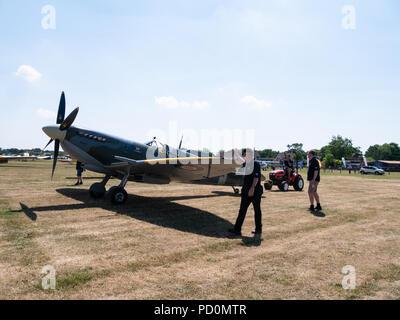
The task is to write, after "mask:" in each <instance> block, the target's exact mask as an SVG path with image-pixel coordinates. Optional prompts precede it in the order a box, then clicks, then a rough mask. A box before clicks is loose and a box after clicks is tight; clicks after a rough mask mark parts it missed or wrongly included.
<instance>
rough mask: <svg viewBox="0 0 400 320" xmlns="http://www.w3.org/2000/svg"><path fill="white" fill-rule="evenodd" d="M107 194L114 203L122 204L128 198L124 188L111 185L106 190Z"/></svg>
mask: <svg viewBox="0 0 400 320" xmlns="http://www.w3.org/2000/svg"><path fill="white" fill-rule="evenodd" d="M108 196H109V197H110V199H111V202H112V203H114V204H123V203H125V202H126V200H127V199H128V194H127V192H126V191H125V189H124V188H121V187H112V188H110V190H108Z"/></svg>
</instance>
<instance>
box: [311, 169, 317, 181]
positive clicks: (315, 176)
mask: <svg viewBox="0 0 400 320" xmlns="http://www.w3.org/2000/svg"><path fill="white" fill-rule="evenodd" d="M317 177H318V170H315V171H314V177H313V179H312V181H313V182H315V181H316V180H315V179H317Z"/></svg>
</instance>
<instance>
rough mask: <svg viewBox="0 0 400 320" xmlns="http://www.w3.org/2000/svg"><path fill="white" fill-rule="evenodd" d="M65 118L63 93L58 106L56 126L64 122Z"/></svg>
mask: <svg viewBox="0 0 400 320" xmlns="http://www.w3.org/2000/svg"><path fill="white" fill-rule="evenodd" d="M64 117H65V94H64V91H63V92H62V93H61V98H60V104H59V106H58V114H57V121H56V124H60V123H62V122H63V121H64Z"/></svg>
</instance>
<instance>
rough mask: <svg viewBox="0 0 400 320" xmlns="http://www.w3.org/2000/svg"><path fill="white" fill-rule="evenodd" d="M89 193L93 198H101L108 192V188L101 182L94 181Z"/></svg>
mask: <svg viewBox="0 0 400 320" xmlns="http://www.w3.org/2000/svg"><path fill="white" fill-rule="evenodd" d="M89 193H90V196H91V197H92V198H95V199H99V198H102V197H104V195H105V194H106V188H105V186H104V185H103V184H102V183H100V182H98V183H94V184H92V185H91V186H90V189H89Z"/></svg>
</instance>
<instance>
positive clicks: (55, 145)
mask: <svg viewBox="0 0 400 320" xmlns="http://www.w3.org/2000/svg"><path fill="white" fill-rule="evenodd" d="M59 149H60V140H56V142H55V144H54V158H53V170H52V171H51V179H53V176H54V170H56V165H57V158H58V151H59Z"/></svg>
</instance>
